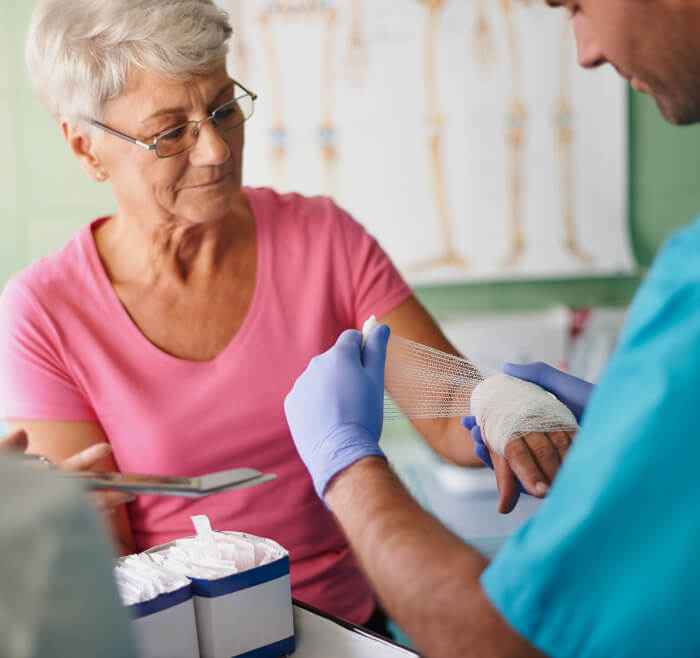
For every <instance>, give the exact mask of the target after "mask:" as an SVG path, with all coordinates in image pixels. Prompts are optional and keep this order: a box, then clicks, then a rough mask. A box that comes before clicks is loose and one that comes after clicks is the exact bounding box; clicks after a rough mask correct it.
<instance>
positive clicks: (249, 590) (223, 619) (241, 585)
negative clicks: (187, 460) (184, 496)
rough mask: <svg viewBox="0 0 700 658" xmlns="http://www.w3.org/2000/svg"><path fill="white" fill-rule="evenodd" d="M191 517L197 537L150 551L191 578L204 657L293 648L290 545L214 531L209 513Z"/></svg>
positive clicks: (266, 656) (275, 654)
mask: <svg viewBox="0 0 700 658" xmlns="http://www.w3.org/2000/svg"><path fill="white" fill-rule="evenodd" d="M192 521H193V522H194V524H195V528H196V530H197V536H196V537H187V538H185V539H178V540H175V541H174V542H169V543H168V544H163V545H161V546H156V547H154V548H151V549H149V550H148V551H146V552H147V554H149V556H150V557H151V558H152V559H153V560H155V561H159V562H161V563H163V564H164V565H166V566H167V568H169V569H173V567H175V568H176V569H177V571H179V572H180V573H183V574H184V575H186V576H187V577H188V578H189V579H190V580H191V582H192V594H193V602H194V610H195V619H196V623H197V637H198V641H199V655H200V656H201V658H279V657H280V656H284V655H286V654H289V653H292V652H293V651H294V648H295V639H294V622H293V618H292V593H291V584H290V580H289V553H288V552H287V550H286V549H284V548H283V547H282V546H280V545H279V544H278V543H277V542H275V541H272V540H271V539H264V538H262V537H256V536H254V535H249V534H247V533H244V532H231V531H225V532H212V530H211V526H210V525H209V519H207V517H206V516H196V517H192ZM196 556H199V557H198V559H197V558H196ZM231 565H235V567H234V568H233V569H232V568H231ZM232 571H234V573H231V572H232Z"/></svg>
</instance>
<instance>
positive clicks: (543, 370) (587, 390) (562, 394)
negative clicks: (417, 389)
mask: <svg viewBox="0 0 700 658" xmlns="http://www.w3.org/2000/svg"><path fill="white" fill-rule="evenodd" d="M503 372H504V373H505V374H507V375H511V376H512V377H518V378H519V379H523V380H525V381H529V382H532V383H533V384H537V385H538V386H541V387H542V388H544V389H545V390H547V391H549V392H550V393H552V394H553V395H555V396H556V397H557V398H558V399H559V400H560V401H561V402H563V403H564V404H565V405H566V406H567V407H568V408H569V409H570V410H571V411H572V413H573V414H574V416H575V417H576V420H578V421H580V420H581V416H582V415H583V411H584V409H585V406H586V403H587V402H588V398H589V396H590V394H591V391H592V390H593V385H592V384H591V383H590V382H587V381H584V380H583V379H579V378H578V377H573V376H572V375H568V374H566V373H564V372H562V371H560V370H557V369H556V368H552V367H551V366H548V365H547V364H546V363H541V362H539V363H531V364H526V365H516V364H511V363H507V364H505V365H504V367H503ZM462 424H463V425H464V426H465V427H466V428H467V429H468V430H469V431H470V432H471V435H472V439H473V440H474V453H475V454H476V456H477V457H479V459H481V461H483V462H484V464H486V465H487V466H489V467H490V468H493V469H494V471H495V473H496V481H497V483H498V489H499V492H500V503H499V508H498V509H499V512H501V513H504V514H507V513H508V512H510V511H512V510H513V508H514V507H515V505H516V504H517V502H518V499H519V497H520V492H521V491H524V492H526V493H529V494H532V495H533V496H536V497H538V498H542V497H544V495H545V494H546V493H547V491H548V489H549V486H550V485H551V483H552V482H553V481H554V478H555V476H556V474H557V472H558V470H559V466H560V465H561V463H562V462H563V461H564V458H565V457H566V453H567V451H568V449H569V447H570V445H571V443H572V441H573V438H574V435H573V433H571V432H532V433H531V434H528V435H527V436H524V437H520V438H517V439H514V440H512V441H511V442H510V443H509V444H508V445H507V446H506V448H505V451H504V452H505V457H500V456H499V455H497V454H495V453H493V452H491V451H490V450H489V448H488V445H487V444H486V443H485V442H484V440H483V437H482V435H481V428H480V427H479V426H478V425H477V424H476V419H475V418H474V416H465V417H464V418H463V419H462Z"/></svg>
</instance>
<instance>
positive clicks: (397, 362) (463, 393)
mask: <svg viewBox="0 0 700 658" xmlns="http://www.w3.org/2000/svg"><path fill="white" fill-rule="evenodd" d="M376 325H377V321H376V319H375V317H374V316H372V317H371V318H369V320H367V322H365V324H364V326H363V328H362V344H363V345H364V343H365V341H366V339H367V336H369V334H370V333H371V332H372V330H373V329H374V327H376ZM384 387H385V389H386V394H385V396H384V418H385V419H386V420H392V419H396V418H401V417H403V416H405V417H406V418H445V417H451V416H472V415H473V416H476V417H477V420H478V422H479V425H480V426H481V428H482V436H483V438H484V440H485V441H486V442H487V443H488V444H489V446H490V447H491V448H492V449H493V451H494V452H496V453H497V454H499V455H503V451H504V450H505V447H506V445H507V444H508V443H510V441H512V440H513V439H515V438H518V437H521V436H524V435H526V434H529V433H530V432H553V431H575V430H576V429H577V428H578V424H577V423H576V418H574V415H573V414H572V413H571V411H570V410H569V409H568V408H567V407H566V406H565V405H563V404H562V403H561V402H560V401H559V400H557V398H555V397H554V396H553V395H552V394H551V393H549V392H547V391H545V390H544V389H543V388H540V387H539V386H537V385H536V384H531V383H529V382H524V381H522V380H520V379H515V378H514V377H509V376H508V375H503V374H496V375H492V376H490V377H484V375H483V374H482V373H481V372H480V371H479V369H478V368H477V367H476V366H475V365H474V364H473V363H472V362H471V361H469V359H464V358H462V357H458V356H455V355H454V354H447V353H445V352H441V351H440V350H436V349H434V348H432V347H428V346H426V345H421V344H420V343H416V342H414V341H411V340H407V339H406V338H402V337H401V336H396V335H394V334H392V335H391V336H390V337H389V343H388V345H387V354H386V366H385V369H384Z"/></svg>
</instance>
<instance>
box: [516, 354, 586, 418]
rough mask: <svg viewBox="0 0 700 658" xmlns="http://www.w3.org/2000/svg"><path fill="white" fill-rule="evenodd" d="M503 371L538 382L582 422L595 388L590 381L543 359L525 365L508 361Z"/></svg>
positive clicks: (525, 379) (534, 382)
mask: <svg viewBox="0 0 700 658" xmlns="http://www.w3.org/2000/svg"><path fill="white" fill-rule="evenodd" d="M503 372H504V373H505V374H506V375H510V376H511V377H517V378H518V379H522V380H524V381H526V382H532V383H533V384H537V385H538V386H541V387H542V388H543V389H544V390H545V391H549V392H550V393H552V394H553V395H555V396H556V397H557V398H558V399H559V400H560V401H561V402H563V403H564V404H565V405H566V406H567V407H569V409H571V413H573V414H574V416H575V417H576V420H577V421H578V422H579V423H580V422H581V416H583V410H584V409H585V408H586V403H587V402H588V398H589V397H590V396H591V392H592V391H593V388H594V386H593V384H591V383H590V382H587V381H585V380H584V379H579V378H578V377H574V376H573V375H568V374H567V373H565V372H562V371H561V370H557V369H556V368H552V366H549V365H547V364H546V363H542V361H538V362H537V363H526V364H523V365H518V364H516V363H506V364H505V365H504V366H503Z"/></svg>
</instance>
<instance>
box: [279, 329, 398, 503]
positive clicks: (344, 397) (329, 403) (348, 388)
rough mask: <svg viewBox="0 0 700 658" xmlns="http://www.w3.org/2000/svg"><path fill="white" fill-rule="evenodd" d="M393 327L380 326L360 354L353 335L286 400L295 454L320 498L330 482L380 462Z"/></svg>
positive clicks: (314, 365)
mask: <svg viewBox="0 0 700 658" xmlns="http://www.w3.org/2000/svg"><path fill="white" fill-rule="evenodd" d="M388 340H389V327H387V326H386V325H381V324H380V325H379V326H377V327H376V328H375V329H374V331H373V332H372V333H371V334H370V335H369V337H368V338H367V342H366V344H365V346H364V349H362V347H361V345H362V334H360V332H359V331H354V330H352V329H349V330H347V331H344V332H343V333H342V334H341V335H340V337H339V338H338V340H337V342H336V344H335V345H334V346H333V347H331V348H330V349H329V350H328V351H327V352H324V353H323V354H321V355H319V356H316V357H314V358H313V359H312V360H311V362H310V363H309V365H308V367H307V368H306V370H305V371H304V372H303V373H302V374H301V376H300V377H299V378H298V379H297V381H296V383H295V384H294V387H293V388H292V390H291V391H290V392H289V394H288V395H287V397H286V398H285V400H284V411H285V414H286V416H287V422H288V423H289V429H290V430H291V433H292V438H293V439H294V443H295V444H296V448H297V451H298V452H299V456H300V457H301V459H302V461H303V462H304V464H305V465H306V468H307V469H308V470H309V473H310V474H311V478H312V480H313V483H314V488H315V489H316V493H317V494H318V495H319V497H321V498H323V493H324V491H325V489H326V487H327V486H328V483H329V482H330V481H331V479H332V478H333V477H334V476H335V475H336V474H337V473H339V472H340V471H342V470H343V469H345V468H347V467H348V466H350V465H351V464H353V463H354V462H356V461H358V460H359V459H362V458H363V457H369V456H372V455H374V456H379V457H383V456H384V453H383V452H382V451H381V449H380V448H379V445H378V444H379V436H380V434H381V432H382V422H383V419H384V364H385V361H386V346H387V342H388Z"/></svg>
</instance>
